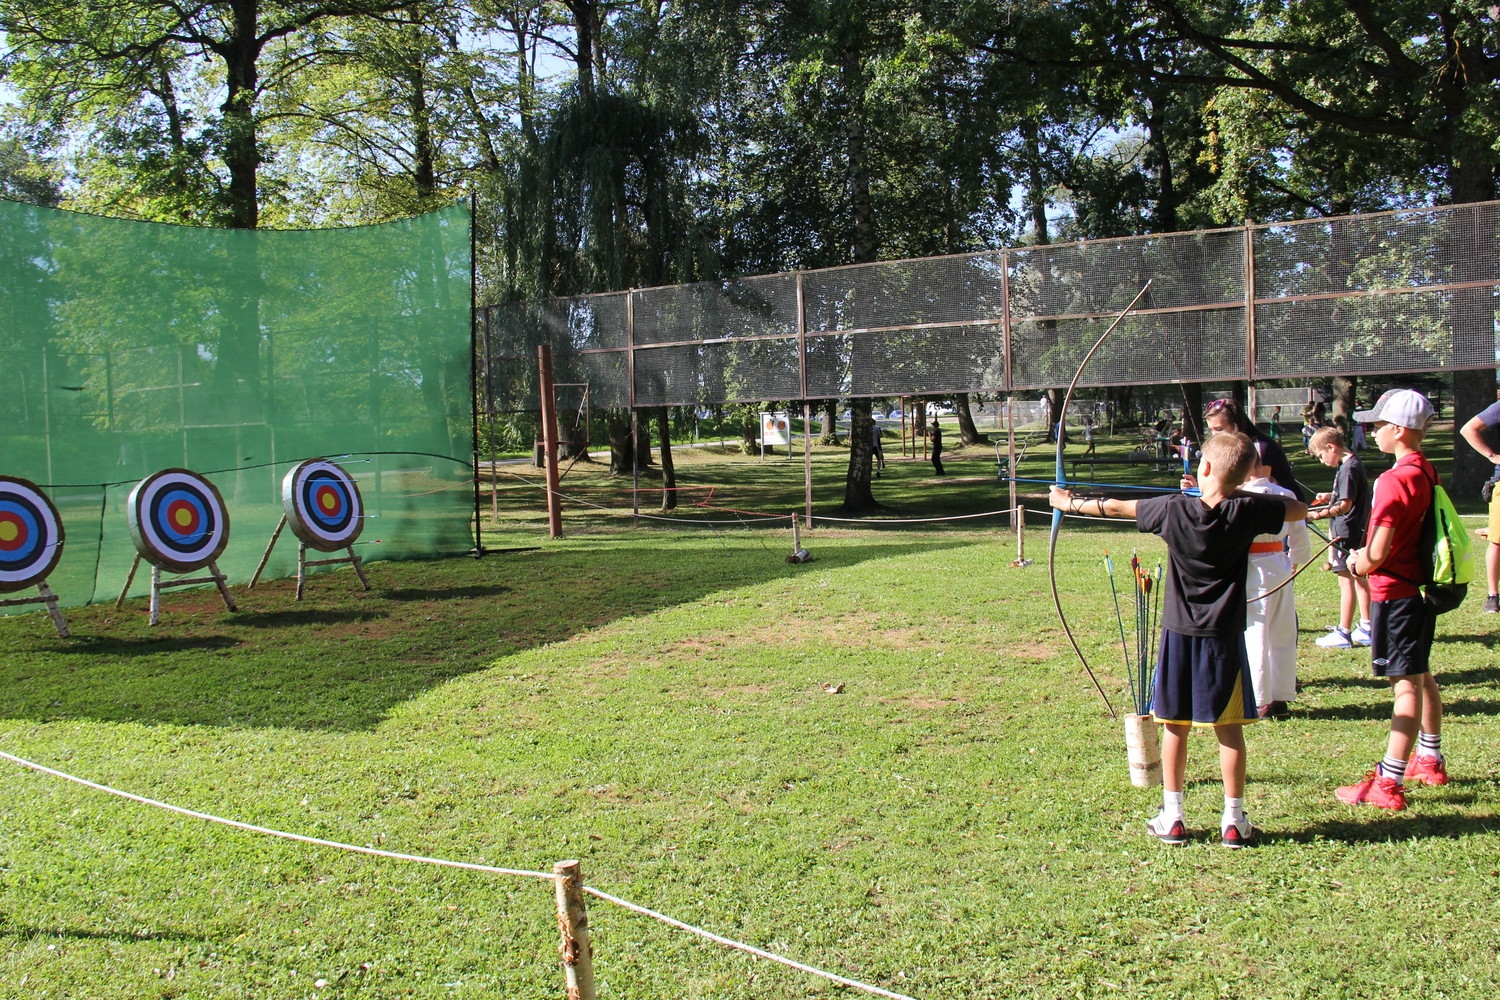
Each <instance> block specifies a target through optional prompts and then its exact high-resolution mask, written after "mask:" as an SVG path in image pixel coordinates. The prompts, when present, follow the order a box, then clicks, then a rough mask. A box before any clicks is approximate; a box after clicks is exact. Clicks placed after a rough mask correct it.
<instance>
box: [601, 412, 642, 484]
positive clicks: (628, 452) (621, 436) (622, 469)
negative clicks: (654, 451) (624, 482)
mask: <svg viewBox="0 0 1500 1000" xmlns="http://www.w3.org/2000/svg"><path fill="white" fill-rule="evenodd" d="M606 419H607V422H608V427H609V474H610V475H611V476H628V475H630V472H631V467H632V466H633V465H634V461H633V459H634V456H635V441H634V439H633V438H632V437H631V435H630V411H629V410H611V411H610V414H609V416H608V417H607V418H606Z"/></svg>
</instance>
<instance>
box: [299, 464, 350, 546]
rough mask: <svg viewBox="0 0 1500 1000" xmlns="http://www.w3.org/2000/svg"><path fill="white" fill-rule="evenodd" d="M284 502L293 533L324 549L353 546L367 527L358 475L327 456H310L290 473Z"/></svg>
mask: <svg viewBox="0 0 1500 1000" xmlns="http://www.w3.org/2000/svg"><path fill="white" fill-rule="evenodd" d="M281 505H282V508H283V509H284V510H285V511H286V522H287V525H288V526H289V527H290V528H291V529H292V534H294V535H296V536H297V537H298V538H299V539H300V540H301V541H303V542H304V543H306V544H307V545H308V546H310V547H312V548H315V549H318V550H319V551H321V552H334V551H336V550H338V549H342V548H345V547H346V546H349V545H353V544H354V540H355V539H356V538H358V537H359V533H360V531H361V530H363V529H364V526H365V518H364V514H365V505H364V501H363V500H361V499H360V496H359V486H358V485H357V484H356V483H355V482H354V477H353V476H351V475H349V473H347V472H345V471H344V469H343V467H342V466H340V465H338V464H337V463H334V462H330V461H328V460H327V459H323V458H313V459H309V460H308V461H306V462H303V463H302V464H301V465H299V466H297V467H296V468H295V469H293V470H292V471H291V472H288V473H287V474H286V478H284V479H282V481H281Z"/></svg>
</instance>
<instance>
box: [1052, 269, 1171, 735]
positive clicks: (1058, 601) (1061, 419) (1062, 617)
mask: <svg viewBox="0 0 1500 1000" xmlns="http://www.w3.org/2000/svg"><path fill="white" fill-rule="evenodd" d="M1150 287H1151V281H1150V280H1148V281H1147V282H1146V284H1145V285H1144V286H1142V288H1141V290H1140V291H1139V292H1136V293H1135V298H1133V299H1131V300H1130V305H1128V306H1126V307H1125V309H1124V311H1122V312H1121V313H1120V315H1118V316H1116V317H1115V321H1114V322H1113V323H1111V324H1109V328H1108V329H1107V330H1105V331H1104V332H1103V333H1102V334H1100V335H1099V339H1098V340H1096V341H1094V346H1093V347H1090V348H1089V351H1088V353H1087V354H1085V355H1084V356H1083V361H1082V362H1081V363H1080V364H1079V365H1078V370H1077V371H1076V372H1074V373H1073V381H1071V382H1069V383H1068V391H1067V392H1065V393H1063V398H1062V406H1061V407H1060V408H1059V409H1058V411H1057V414H1058V416H1057V470H1056V477H1055V478H1056V485H1057V486H1058V487H1059V488H1062V487H1066V486H1067V485H1068V480H1067V477H1066V476H1064V475H1063V431H1064V427H1065V425H1066V424H1067V417H1068V403H1069V402H1070V401H1071V400H1072V399H1073V390H1074V389H1076V388H1078V380H1079V379H1080V378H1082V377H1083V370H1084V368H1086V367H1088V363H1089V361H1090V359H1092V358H1093V356H1094V353H1095V352H1096V351H1098V350H1099V348H1100V347H1102V346H1103V345H1104V342H1105V341H1106V340H1108V339H1109V335H1110V334H1112V333H1114V332H1115V328H1116V327H1118V326H1119V325H1120V323H1121V322H1123V321H1124V319H1125V317H1126V316H1128V315H1130V310H1132V309H1134V308H1135V306H1136V303H1137V302H1139V301H1141V298H1142V296H1144V295H1145V294H1146V290H1147V289H1149V288H1150ZM1061 527H1062V510H1061V509H1059V508H1055V507H1054V508H1053V510H1052V533H1051V535H1050V536H1049V537H1048V539H1047V578H1048V581H1049V582H1050V583H1051V585H1052V603H1053V604H1054V605H1055V606H1056V607H1057V620H1058V621H1059V622H1061V623H1062V627H1063V634H1064V635H1066V636H1067V637H1068V644H1069V645H1070V646H1072V647H1073V652H1074V653H1076V654H1078V662H1079V663H1082V664H1083V669H1084V672H1085V673H1087V674H1088V675H1089V680H1091V681H1093V682H1094V690H1095V691H1098V692H1099V697H1101V698H1103V699H1104V707H1105V708H1107V709H1109V717H1110V718H1111V719H1118V718H1119V717H1120V716H1119V715H1118V714H1117V713H1116V712H1115V706H1114V705H1112V704H1110V701H1109V695H1107V694H1105V693H1104V688H1103V686H1102V685H1100V683H1099V678H1098V677H1095V676H1094V668H1093V667H1090V666H1089V661H1088V658H1087V657H1086V656H1084V655H1083V650H1082V649H1080V648H1079V646H1078V640H1077V639H1075V638H1074V637H1073V630H1072V628H1070V627H1069V626H1068V616H1067V615H1066V614H1064V613H1063V606H1062V596H1061V595H1060V594H1059V593H1058V591H1057V533H1058V529H1059V528H1061Z"/></svg>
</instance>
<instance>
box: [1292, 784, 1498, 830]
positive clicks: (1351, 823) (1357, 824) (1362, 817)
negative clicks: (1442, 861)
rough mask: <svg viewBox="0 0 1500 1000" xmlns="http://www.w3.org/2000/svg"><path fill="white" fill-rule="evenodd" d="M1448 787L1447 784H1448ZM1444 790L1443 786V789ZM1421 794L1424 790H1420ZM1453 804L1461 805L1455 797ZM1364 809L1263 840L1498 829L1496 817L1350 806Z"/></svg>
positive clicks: (1490, 815) (1491, 815)
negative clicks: (1357, 812) (1426, 813)
mask: <svg viewBox="0 0 1500 1000" xmlns="http://www.w3.org/2000/svg"><path fill="white" fill-rule="evenodd" d="M1449 787H1451V786H1449ZM1445 790H1446V789H1445ZM1423 794H1424V795H1426V794H1427V793H1426V792H1425V791H1424V792H1423ZM1453 801H1454V804H1462V802H1461V801H1459V800H1458V799H1455V800H1453ZM1350 809H1351V810H1352V809H1364V810H1365V811H1364V812H1362V813H1359V814H1358V815H1357V817H1356V816H1353V815H1351V818H1349V819H1347V820H1344V819H1334V820H1325V821H1324V822H1322V823H1314V824H1312V825H1311V826H1308V827H1305V828H1304V829H1301V830H1296V831H1286V832H1277V833H1275V834H1268V835H1267V838H1266V839H1267V841H1292V842H1295V843H1304V844H1307V843H1313V842H1315V841H1320V840H1322V841H1327V840H1334V841H1338V842H1339V843H1343V844H1350V845H1354V844H1385V843H1404V842H1408V841H1413V840H1459V839H1461V838H1464V837H1473V836H1479V835H1483V834H1493V833H1495V832H1496V831H1500V816H1497V815H1495V814H1494V813H1486V814H1484V815H1479V816H1454V815H1443V816H1424V815H1421V814H1420V813H1412V812H1405V813H1395V814H1392V813H1387V812H1385V811H1383V810H1377V809H1371V808H1366V807H1363V806H1351V807H1350Z"/></svg>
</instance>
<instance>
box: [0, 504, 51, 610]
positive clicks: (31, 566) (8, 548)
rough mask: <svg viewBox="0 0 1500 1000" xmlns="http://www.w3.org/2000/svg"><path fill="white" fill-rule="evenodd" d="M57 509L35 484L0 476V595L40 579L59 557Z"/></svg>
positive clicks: (32, 583)
mask: <svg viewBox="0 0 1500 1000" xmlns="http://www.w3.org/2000/svg"><path fill="white" fill-rule="evenodd" d="M62 548H63V526H62V519H61V518H60V517H58V514H57V508H56V507H54V506H52V501H51V500H48V499H47V496H46V494H44V493H43V492H42V491H41V490H39V489H37V488H36V484H34V483H30V482H27V481H26V480H24V479H16V478H15V477H13V476H0V594H6V593H10V592H11V591H15V590H24V589H26V588H27V587H30V586H32V585H34V584H36V583H38V582H40V581H42V580H44V579H46V577H47V574H48V573H50V572H52V567H54V566H56V565H57V560H58V559H60V558H62Z"/></svg>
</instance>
